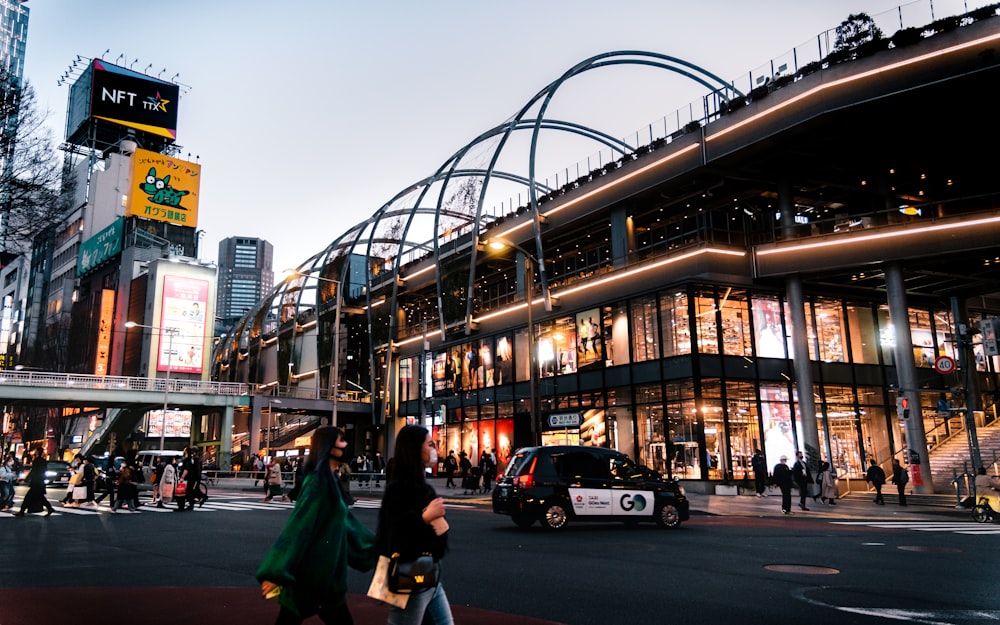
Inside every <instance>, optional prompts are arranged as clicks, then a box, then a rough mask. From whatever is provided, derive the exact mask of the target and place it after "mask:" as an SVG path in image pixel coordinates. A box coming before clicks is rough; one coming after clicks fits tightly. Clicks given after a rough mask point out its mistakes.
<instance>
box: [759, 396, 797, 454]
mask: <svg viewBox="0 0 1000 625" xmlns="http://www.w3.org/2000/svg"><path fill="white" fill-rule="evenodd" d="M760 399H761V405H760V410H761V417H762V419H761V421H762V422H763V427H764V457H765V458H766V459H767V463H768V464H767V466H769V467H773V466H774V465H776V464H778V459H779V458H781V456H787V457H788V458H789V461H791V459H792V458H794V457H795V435H794V434H793V431H792V413H791V409H790V406H789V402H788V389H787V387H785V386H784V385H778V384H761V387H760Z"/></svg>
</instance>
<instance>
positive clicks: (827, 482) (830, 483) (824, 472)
mask: <svg viewBox="0 0 1000 625" xmlns="http://www.w3.org/2000/svg"><path fill="white" fill-rule="evenodd" d="M816 483H817V484H819V495H820V500H821V501H822V502H823V503H828V504H830V505H831V506H834V505H836V504H837V498H838V497H840V490H839V489H838V488H837V468H836V467H832V466H830V463H829V462H826V461H825V460H824V461H823V462H821V463H820V465H819V473H817V474H816Z"/></svg>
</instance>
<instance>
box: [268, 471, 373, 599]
mask: <svg viewBox="0 0 1000 625" xmlns="http://www.w3.org/2000/svg"><path fill="white" fill-rule="evenodd" d="M334 488H335V492H334V493H333V494H332V496H331V493H329V492H325V491H326V489H325V488H324V486H323V484H321V483H320V480H319V479H318V478H317V476H316V474H315V473H310V474H308V475H307V476H306V478H305V480H304V481H303V482H302V490H301V492H300V493H299V497H298V499H297V500H296V502H295V508H294V509H293V510H292V514H291V516H290V517H289V519H288V523H287V524H286V525H285V529H283V530H282V531H281V534H279V535H278V538H277V540H275V541H274V545H272V546H271V550H270V551H268V553H267V556H266V557H265V558H264V562H263V563H262V564H261V565H260V568H259V569H257V580H258V581H264V580H268V581H270V582H273V583H276V584H278V585H279V586H281V596H280V598H279V599H278V601H279V603H280V604H281V605H282V606H284V607H286V608H288V609H289V610H291V611H293V612H294V613H295V614H297V615H299V616H301V617H303V618H306V617H309V616H311V615H313V614H315V613H316V612H317V609H318V608H319V606H320V605H325V606H336V605H341V604H343V603H345V602H346V601H347V567H348V566H350V567H351V568H354V569H357V570H359V571H370V570H371V569H373V568H375V563H376V561H377V559H378V555H377V554H376V552H375V548H374V545H375V535H374V534H373V533H372V532H371V531H370V530H369V529H368V528H367V527H365V526H364V525H363V524H362V523H361V522H360V521H358V520H357V519H356V518H355V517H354V515H353V514H352V513H351V511H350V509H349V508H348V507H347V504H346V503H345V502H344V498H343V495H342V493H341V491H340V489H339V486H337V485H335V486H334Z"/></svg>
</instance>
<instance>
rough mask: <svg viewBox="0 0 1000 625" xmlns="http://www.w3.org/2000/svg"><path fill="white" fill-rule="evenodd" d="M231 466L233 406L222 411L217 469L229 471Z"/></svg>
mask: <svg viewBox="0 0 1000 625" xmlns="http://www.w3.org/2000/svg"><path fill="white" fill-rule="evenodd" d="M232 467H233V407H232V406H226V407H225V409H224V410H223V411H222V423H221V424H220V431H219V470H220V471H229V470H230V469H232Z"/></svg>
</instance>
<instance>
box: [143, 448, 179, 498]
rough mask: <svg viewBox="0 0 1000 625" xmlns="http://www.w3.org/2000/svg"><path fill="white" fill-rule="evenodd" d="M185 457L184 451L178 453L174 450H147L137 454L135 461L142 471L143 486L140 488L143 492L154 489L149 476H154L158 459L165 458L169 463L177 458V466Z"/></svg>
mask: <svg viewBox="0 0 1000 625" xmlns="http://www.w3.org/2000/svg"><path fill="white" fill-rule="evenodd" d="M183 457H184V452H183V451H176V450H173V449H146V450H143V451H140V452H137V453H136V455H135V461H136V463H138V465H139V468H140V469H141V470H142V486H141V487H140V488H141V489H142V490H149V489H151V488H152V487H153V485H152V484H151V483H150V481H149V476H150V475H152V474H153V467H154V466H156V460H157V458H163V459H165V460H166V461H168V462H169V460H170V458H176V459H177V464H178V465H180V461H181V459H182V458H183Z"/></svg>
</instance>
